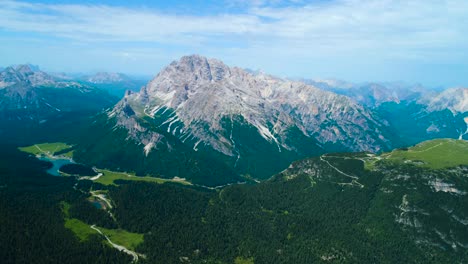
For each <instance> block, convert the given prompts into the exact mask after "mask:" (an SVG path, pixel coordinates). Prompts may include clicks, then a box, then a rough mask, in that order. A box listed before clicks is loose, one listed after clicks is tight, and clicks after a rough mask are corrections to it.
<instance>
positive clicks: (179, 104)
mask: <svg viewBox="0 0 468 264" xmlns="http://www.w3.org/2000/svg"><path fill="white" fill-rule="evenodd" d="M124 100H125V101H126V104H128V106H129V107H131V109H133V110H134V111H135V115H136V116H139V117H142V116H151V117H154V116H155V115H156V113H157V114H158V115H162V114H163V113H159V111H161V110H160V109H163V108H164V111H168V110H169V109H171V110H172V111H173V112H174V113H175V116H172V117H170V119H168V120H166V121H165V122H164V123H163V124H161V125H166V124H168V123H169V124H170V127H169V128H168V130H169V131H170V130H171V126H172V125H173V124H175V120H177V121H179V122H180V123H181V124H182V125H183V128H181V129H180V130H181V131H184V132H185V134H184V136H183V137H182V136H181V139H182V140H184V141H185V140H187V138H189V137H191V138H193V139H195V141H194V142H203V143H204V144H206V145H209V146H211V147H212V148H214V149H215V150H217V151H219V152H221V153H224V154H226V155H229V156H237V155H238V153H237V150H236V149H235V144H234V143H233V141H232V140H231V139H230V138H229V135H228V134H229V131H226V129H227V128H226V127H224V126H223V120H225V119H226V118H230V119H232V117H233V116H236V117H239V118H240V120H243V121H242V122H245V124H247V125H250V126H253V127H255V128H256V129H257V131H258V133H259V135H260V136H262V137H263V138H264V139H265V140H266V141H268V142H271V143H273V144H275V145H277V146H278V149H279V151H281V149H282V148H283V149H288V150H292V149H294V148H295V146H291V145H290V144H289V143H286V142H288V138H287V137H288V136H287V133H288V130H289V129H291V128H294V127H295V128H297V129H299V131H301V132H302V133H303V134H304V136H306V137H312V138H315V139H317V140H318V141H319V142H320V143H321V144H326V143H333V144H335V143H336V144H344V145H345V146H346V147H347V148H349V149H350V150H371V151H378V150H380V149H381V148H382V146H383V145H385V144H388V140H386V139H385V138H379V137H378V135H381V134H382V133H381V131H380V130H381V129H382V128H383V127H385V125H386V124H385V122H383V121H381V120H378V119H377V118H376V117H374V115H373V114H372V113H371V112H370V111H368V110H367V109H366V108H365V107H363V106H361V105H359V104H358V103H356V102H354V101H353V100H351V99H349V98H348V97H346V96H342V95H337V94H335V93H332V92H328V91H323V90H320V89H318V88H316V87H314V86H312V85H307V84H305V83H302V82H297V81H290V80H284V79H281V78H277V77H274V76H270V75H267V74H265V73H258V74H255V75H254V74H252V73H250V72H248V71H246V70H244V69H241V68H238V67H228V66H226V65H225V64H224V63H222V62H221V61H219V60H216V59H207V58H205V57H202V56H198V55H193V56H185V57H182V58H181V59H180V60H179V61H174V62H172V63H171V64H170V65H169V66H167V67H166V68H165V69H163V70H162V71H161V72H160V73H159V74H158V75H157V76H156V77H155V78H154V79H153V80H151V81H150V82H149V83H148V85H147V86H146V87H144V88H142V90H141V91H140V92H139V93H134V94H129V95H127V96H126V97H125V99H124ZM117 108H118V107H117ZM117 108H116V109H117ZM116 109H114V112H115V111H117V110H116ZM236 120H237V119H236ZM239 122H240V121H239ZM177 124H178V123H177ZM188 130H190V133H188V132H187V131H188ZM369 132H372V133H373V132H375V134H376V136H375V137H374V136H372V133H369ZM195 144H197V143H195ZM198 144H200V143H198ZM198 144H197V145H198Z"/></svg>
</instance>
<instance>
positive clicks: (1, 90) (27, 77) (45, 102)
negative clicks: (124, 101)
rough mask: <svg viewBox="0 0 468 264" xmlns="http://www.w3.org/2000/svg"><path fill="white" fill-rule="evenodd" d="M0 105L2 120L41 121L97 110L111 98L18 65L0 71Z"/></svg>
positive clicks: (108, 102)
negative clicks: (50, 116)
mask: <svg viewBox="0 0 468 264" xmlns="http://www.w3.org/2000/svg"><path fill="white" fill-rule="evenodd" d="M0 102H1V103H0V110H1V115H2V117H3V118H6V119H8V120H12V119H18V120H21V119H30V120H35V119H36V120H42V119H44V118H47V116H49V115H53V114H54V113H60V112H69V111H84V110H93V111H94V110H95V111H99V110H102V109H105V108H106V107H109V106H110V105H112V104H113V103H114V102H115V99H113V97H112V96H110V95H109V94H107V93H106V92H104V91H102V90H100V89H97V88H94V87H91V86H88V85H83V84H81V83H78V82H74V81H62V80H60V79H58V78H56V77H54V76H52V75H49V74H47V73H45V72H43V71H40V70H39V68H37V67H31V66H30V65H18V66H14V67H7V68H5V69H4V70H3V71H1V72H0Z"/></svg>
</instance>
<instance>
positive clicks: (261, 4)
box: [0, 0, 468, 66]
mask: <svg viewBox="0 0 468 264" xmlns="http://www.w3.org/2000/svg"><path fill="white" fill-rule="evenodd" d="M230 2H231V4H232V5H235V6H238V7H240V8H237V9H236V11H235V12H225V13H216V14H204V15H193V14H190V15H189V14H183V13H182V14H181V13H168V12H163V11H161V10H158V9H157V8H129V7H124V6H108V5H80V4H73V5H70V4H69V5H66V4H40V3H26V2H20V1H9V0H6V1H0V30H2V31H4V32H20V33H21V32H22V33H34V34H39V35H41V36H42V37H44V36H51V37H55V38H61V39H64V40H72V41H78V42H84V43H98V44H99V43H107V44H109V43H129V44H128V46H130V47H131V46H132V45H133V46H135V45H141V44H142V43H145V44H147V45H153V46H154V47H161V46H164V45H176V46H178V47H180V52H185V51H188V50H191V51H192V50H195V51H196V50H200V52H203V51H206V50H209V51H210V53H211V54H223V53H224V57H227V58H233V57H236V56H237V57H239V56H240V55H242V56H245V57H249V56H252V55H253V54H255V55H256V56H257V57H258V58H262V57H263V58H267V57H269V56H270V57H271V55H272V54H274V56H278V57H282V58H291V59H294V58H299V59H304V58H305V59H331V60H333V59H336V60H337V61H338V60H339V61H340V62H343V60H344V59H343V58H347V60H348V61H351V60H356V59H358V58H367V59H368V60H370V61H372V60H374V61H376V60H389V59H397V60H409V61H411V60H421V61H429V62H434V63H446V62H447V61H448V62H454V61H461V60H462V59H463V60H465V59H466V58H467V56H468V55H466V54H467V52H465V51H467V50H468V2H467V1H465V0H447V1H442V0H409V1H402V0H366V1H361V0H332V1H301V0H294V1H279V0H255V1H244V0H236V1H230ZM132 48H134V47H132ZM117 53H119V54H126V53H128V52H126V51H119V52H117ZM128 54H130V53H128ZM222 56H223V55H222ZM460 56H461V57H460ZM121 57H122V56H121ZM124 57H125V56H124ZM127 57H128V56H127ZM337 63H338V62H337ZM264 64H268V63H264ZM261 65H262V64H261V63H260V66H261Z"/></svg>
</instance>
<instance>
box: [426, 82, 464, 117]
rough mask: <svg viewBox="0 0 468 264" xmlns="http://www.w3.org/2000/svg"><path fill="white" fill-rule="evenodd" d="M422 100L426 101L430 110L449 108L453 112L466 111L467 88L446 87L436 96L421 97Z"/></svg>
mask: <svg viewBox="0 0 468 264" xmlns="http://www.w3.org/2000/svg"><path fill="white" fill-rule="evenodd" d="M422 102H423V103H427V105H428V107H429V110H432V111H438V110H443V109H449V110H450V111H452V112H453V113H464V112H468V88H462V87H459V88H451V89H447V90H445V91H443V92H441V93H440V94H438V95H436V96H431V97H427V98H425V99H423V100H422Z"/></svg>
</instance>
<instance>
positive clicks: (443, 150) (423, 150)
mask: <svg viewBox="0 0 468 264" xmlns="http://www.w3.org/2000/svg"><path fill="white" fill-rule="evenodd" d="M381 157H382V158H385V159H386V160H390V161H396V162H403V163H413V164H415V165H418V166H423V167H428V168H432V169H441V168H448V167H454V166H458V165H466V164H468V141H466V140H456V139H435V140H429V141H425V142H422V143H420V144H418V145H416V146H413V147H410V148H407V149H397V150H394V151H392V152H390V153H386V154H383V155H381Z"/></svg>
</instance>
